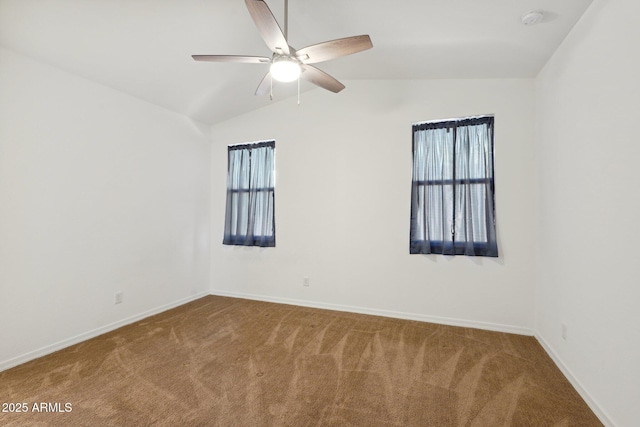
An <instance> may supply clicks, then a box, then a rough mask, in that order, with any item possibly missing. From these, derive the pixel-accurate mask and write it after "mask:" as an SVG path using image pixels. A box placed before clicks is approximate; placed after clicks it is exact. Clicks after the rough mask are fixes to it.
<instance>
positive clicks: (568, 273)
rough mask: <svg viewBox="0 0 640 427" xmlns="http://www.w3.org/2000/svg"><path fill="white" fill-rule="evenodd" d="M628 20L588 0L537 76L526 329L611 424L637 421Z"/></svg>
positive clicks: (639, 232) (635, 146) (623, 9)
mask: <svg viewBox="0 0 640 427" xmlns="http://www.w3.org/2000/svg"><path fill="white" fill-rule="evenodd" d="M637 16H640V3H639V2H637V1H636V0H616V1H609V0H596V1H595V2H594V3H593V5H592V6H591V7H590V9H589V10H588V11H587V13H586V14H585V15H584V16H583V18H582V19H581V21H580V22H579V23H578V24H577V25H576V27H575V28H574V30H573V31H572V32H571V34H570V35H569V37H568V38H567V39H566V40H565V42H564V43H563V45H562V46H561V47H560V49H558V51H557V52H556V54H555V55H554V57H553V58H552V59H551V61H550V62H549V63H548V64H547V65H546V67H545V68H544V70H543V71H542V72H541V73H540V75H539V77H538V80H537V112H538V125H537V132H538V135H537V145H538V159H539V165H538V166H539V177H540V210H541V214H540V224H539V225H540V254H539V260H540V261H539V262H540V272H541V274H540V284H539V290H538V292H537V298H536V331H537V333H538V334H539V337H540V339H541V340H542V341H543V342H545V343H546V345H547V346H548V348H549V350H550V352H551V353H552V354H554V355H555V357H556V358H557V360H558V361H559V363H560V364H561V365H563V366H564V367H565V369H566V371H567V372H568V373H569V375H570V376H572V377H573V378H574V379H575V380H577V383H579V384H580V385H581V387H582V389H583V390H585V391H586V393H587V394H588V395H589V396H587V397H588V399H590V400H591V401H592V403H595V405H597V407H599V408H600V412H601V416H603V415H604V417H605V421H606V422H607V423H609V424H611V425H617V426H637V425H638V420H640V406H639V405H638V402H640V364H639V362H640V309H639V307H638V303H640V279H639V277H640V262H638V252H637V249H638V240H640V192H639V188H640V173H639V167H638V161H639V160H640V139H639V138H638V118H639V117H640V80H639V79H640V47H639V44H638V43H639V41H640V27H639V26H638V24H637V22H636V17H637ZM563 322H564V323H565V324H566V325H567V339H566V340H563V339H562V337H561V324H562V323H563ZM606 418H608V420H607V419H606Z"/></svg>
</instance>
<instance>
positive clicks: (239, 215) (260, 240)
mask: <svg viewBox="0 0 640 427" xmlns="http://www.w3.org/2000/svg"><path fill="white" fill-rule="evenodd" d="M228 155H229V160H228V162H229V163H228V174H227V210H226V215H225V224H224V240H223V244H225V245H241V246H262V247H270V246H271V247H273V246H275V245H276V233H275V231H276V230H275V217H274V202H275V194H274V184H275V141H264V142H258V143H253V144H243V145H231V146H229V153H228Z"/></svg>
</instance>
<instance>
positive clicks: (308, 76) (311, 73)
mask: <svg viewBox="0 0 640 427" xmlns="http://www.w3.org/2000/svg"><path fill="white" fill-rule="evenodd" d="M302 69H303V70H304V71H303V73H302V74H300V77H302V78H303V79H305V80H307V81H309V82H311V83H313V84H314V85H316V86H320V87H321V88H324V89H327V90H330V91H331V92H334V93H338V92H340V91H341V90H342V89H344V85H343V84H342V83H340V82H339V81H337V80H336V79H334V78H333V77H331V76H330V75H329V74H327V73H325V72H324V71H322V70H320V69H318V68H316V67H314V66H313V65H305V64H303V65H302Z"/></svg>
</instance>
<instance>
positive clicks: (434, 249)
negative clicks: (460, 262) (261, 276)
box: [409, 115, 498, 257]
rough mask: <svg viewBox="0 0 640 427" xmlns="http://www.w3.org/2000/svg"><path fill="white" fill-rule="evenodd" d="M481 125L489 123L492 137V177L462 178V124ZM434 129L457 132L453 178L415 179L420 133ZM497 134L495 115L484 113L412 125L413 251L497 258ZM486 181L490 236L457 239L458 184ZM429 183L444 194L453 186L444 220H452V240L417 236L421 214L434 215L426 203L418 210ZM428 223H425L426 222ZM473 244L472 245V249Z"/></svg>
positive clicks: (453, 140)
mask: <svg viewBox="0 0 640 427" xmlns="http://www.w3.org/2000/svg"><path fill="white" fill-rule="evenodd" d="M480 124H486V125H488V126H489V130H490V138H489V139H488V141H487V143H488V150H489V151H490V153H489V156H490V162H491V167H490V170H489V171H488V172H489V175H490V176H487V175H486V174H485V176H484V177H481V178H459V177H457V176H456V165H457V161H456V160H457V159H456V150H457V147H456V145H457V144H456V142H457V132H458V129H459V128H461V127H467V126H475V125H480ZM431 129H450V130H451V131H452V132H453V135H452V158H451V165H450V167H451V169H452V172H451V177H452V178H451V179H432V180H430V179H428V180H415V179H414V178H415V167H416V166H415V165H416V163H415V162H416V132H418V131H420V130H431ZM494 134H495V118H494V116H493V115H483V116H474V117H466V118H460V119H447V120H437V121H428V122H420V123H414V124H413V126H412V146H411V148H412V181H411V184H412V185H411V228H410V236H409V239H410V253H411V254H425V253H426V254H429V253H432V254H443V255H471V256H488V257H497V256H498V250H497V243H496V241H495V230H496V225H495V142H494ZM477 184H483V185H485V186H486V187H485V188H486V189H488V191H490V193H491V194H490V200H489V202H490V203H486V202H487V198H486V197H485V207H484V209H485V210H484V211H483V212H484V213H485V215H484V222H485V232H486V233H487V236H486V239H485V240H484V241H473V239H471V241H470V239H469V238H468V237H467V236H465V237H464V240H457V239H456V235H459V234H460V233H459V232H458V230H457V228H456V219H457V218H456V209H457V205H458V199H457V197H456V187H461V186H466V187H467V188H469V187H470V186H471V185H477ZM426 186H439V187H441V188H442V193H443V194H444V189H445V187H447V186H451V187H452V189H451V194H452V197H451V203H450V212H451V215H450V216H449V215H447V218H443V219H442V221H443V223H444V222H445V220H449V222H450V223H451V227H450V230H451V231H450V235H451V240H450V241H448V240H446V239H444V235H443V236H442V238H443V240H428V239H417V238H414V235H415V233H416V229H417V215H423V216H424V217H425V218H426V217H427V216H428V215H430V213H429V211H428V208H427V207H424V206H423V211H421V212H416V210H417V207H416V192H417V191H418V190H419V189H420V188H421V187H426ZM489 209H490V210H491V212H492V215H488V214H487V211H488V210H489ZM423 226H424V225H423ZM490 230H493V233H494V240H493V242H492V241H491V240H490V238H489V232H490ZM427 245H428V246H429V249H428V250H427V251H425V249H424V248H425V246H427ZM470 245H471V246H472V248H470Z"/></svg>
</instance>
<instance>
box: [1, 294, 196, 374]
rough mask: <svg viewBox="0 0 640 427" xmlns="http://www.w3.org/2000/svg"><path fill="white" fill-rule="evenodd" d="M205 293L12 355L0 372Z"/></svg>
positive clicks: (194, 298) (192, 299) (4, 362)
mask: <svg viewBox="0 0 640 427" xmlns="http://www.w3.org/2000/svg"><path fill="white" fill-rule="evenodd" d="M207 295H209V292H201V293H198V294H196V295H191V296H189V297H187V298H183V299H181V300H178V301H174V302H172V303H169V304H165V305H162V306H160V307H156V308H153V309H151V310H147V311H144V312H142V313H138V314H136V315H134V316H130V317H127V318H126V319H122V320H119V321H117V322H114V323H110V324H108V325H105V326H102V327H100V328H97V329H93V330H90V331H87V332H84V333H82V334H79V335H76V336H74V337H71V338H68V339H65V340H62V341H58V342H56V343H53V344H51V345H47V346H45V347H42V348H39V349H37V350H34V351H30V352H28V353H25V354H22V355H20V356H17V357H14V358H12V359H9V360H4V361H1V362H0V372H2V371H5V370H7V369H10V368H13V367H14V366H18V365H21V364H23V363H26V362H29V361H31V360H34V359H37V358H39V357H42V356H46V355H47V354H51V353H53V352H56V351H58V350H62V349H63V348H66V347H69V346H72V345H74V344H78V343H81V342H82V341H86V340H88V339H91V338H95V337H97V336H98V335H102V334H105V333H107V332H111V331H113V330H115V329H118V328H120V327H122V326H126V325H129V324H131V323H134V322H137V321H138V320H142V319H144V318H145V317H149V316H153V315H154V314H158V313H162V312H163V311H167V310H170V309H172V308H175V307H178V306H181V305H183V304H186V303H188V302H191V301H194V300H196V299H199V298H202V297H204V296H207Z"/></svg>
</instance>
